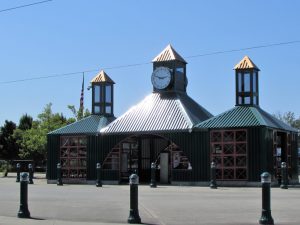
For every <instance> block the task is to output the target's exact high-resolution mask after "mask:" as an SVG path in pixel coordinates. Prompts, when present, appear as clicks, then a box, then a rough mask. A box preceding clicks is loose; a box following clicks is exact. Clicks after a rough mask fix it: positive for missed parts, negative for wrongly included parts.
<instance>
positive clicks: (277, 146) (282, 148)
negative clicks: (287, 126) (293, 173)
mask: <svg viewBox="0 0 300 225" xmlns="http://www.w3.org/2000/svg"><path fill="white" fill-rule="evenodd" d="M291 138H292V137H291V134H290V133H286V132H281V131H274V132H273V142H274V144H273V162H274V175H275V177H276V178H280V176H281V171H280V168H281V163H282V162H285V163H286V164H287V167H288V171H290V170H291V163H292V160H291Z"/></svg>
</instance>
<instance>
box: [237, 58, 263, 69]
mask: <svg viewBox="0 0 300 225" xmlns="http://www.w3.org/2000/svg"><path fill="white" fill-rule="evenodd" d="M234 69H235V70H242V69H257V70H259V68H258V67H257V66H256V65H255V64H254V63H253V62H252V60H251V59H250V58H249V57H248V56H245V57H244V58H243V59H242V60H241V61H240V62H239V63H238V64H236V65H235V67H234Z"/></svg>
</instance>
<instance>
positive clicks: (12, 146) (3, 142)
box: [0, 120, 18, 159]
mask: <svg viewBox="0 0 300 225" xmlns="http://www.w3.org/2000/svg"><path fill="white" fill-rule="evenodd" d="M15 129H16V124H15V123H14V122H12V121H8V120H5V123H4V125H3V127H1V135H0V158H3V159H14V158H16V157H17V156H18V145H17V144H16V140H15V138H14V136H13V133H14V130H15Z"/></svg>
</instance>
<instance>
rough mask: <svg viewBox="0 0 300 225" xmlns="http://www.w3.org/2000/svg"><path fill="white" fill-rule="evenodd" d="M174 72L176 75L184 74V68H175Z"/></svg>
mask: <svg viewBox="0 0 300 225" xmlns="http://www.w3.org/2000/svg"><path fill="white" fill-rule="evenodd" d="M176 72H178V73H184V68H183V67H177V68H176Z"/></svg>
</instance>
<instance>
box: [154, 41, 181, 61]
mask: <svg viewBox="0 0 300 225" xmlns="http://www.w3.org/2000/svg"><path fill="white" fill-rule="evenodd" d="M173 60H177V61H180V62H183V63H187V62H186V61H185V60H184V59H183V58H182V57H181V56H180V55H179V54H178V53H177V52H176V51H175V49H174V48H173V47H172V46H171V45H170V44H169V45H168V46H167V47H166V48H165V49H164V50H163V51H162V52H161V53H159V55H158V56H156V57H155V58H154V59H153V60H152V62H165V61H173Z"/></svg>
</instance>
